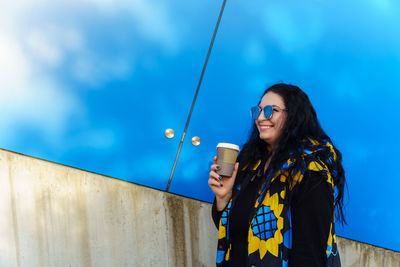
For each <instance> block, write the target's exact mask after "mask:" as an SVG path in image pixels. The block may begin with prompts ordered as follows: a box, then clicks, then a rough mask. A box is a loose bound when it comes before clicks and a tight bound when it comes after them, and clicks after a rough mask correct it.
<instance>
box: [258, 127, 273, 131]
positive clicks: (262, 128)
mask: <svg viewBox="0 0 400 267" xmlns="http://www.w3.org/2000/svg"><path fill="white" fill-rule="evenodd" d="M270 128H272V126H260V129H261V130H265V129H270Z"/></svg>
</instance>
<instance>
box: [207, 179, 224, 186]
mask: <svg viewBox="0 0 400 267" xmlns="http://www.w3.org/2000/svg"><path fill="white" fill-rule="evenodd" d="M208 185H209V186H210V187H211V186H215V187H218V188H219V187H222V184H221V183H220V182H218V181H217V180H215V179H211V178H210V179H208Z"/></svg>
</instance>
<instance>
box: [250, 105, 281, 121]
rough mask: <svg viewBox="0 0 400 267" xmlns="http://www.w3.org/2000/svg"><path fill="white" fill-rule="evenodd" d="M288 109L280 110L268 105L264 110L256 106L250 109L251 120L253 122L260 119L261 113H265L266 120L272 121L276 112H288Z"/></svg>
mask: <svg viewBox="0 0 400 267" xmlns="http://www.w3.org/2000/svg"><path fill="white" fill-rule="evenodd" d="M286 110H287V108H280V107H278V106H275V105H274V106H271V105H266V106H264V107H263V108H261V107H259V106H254V107H252V108H251V109H250V114H251V118H252V119H253V120H256V119H257V118H258V116H260V113H261V111H264V117H265V118H266V119H270V118H271V117H272V113H274V111H286Z"/></svg>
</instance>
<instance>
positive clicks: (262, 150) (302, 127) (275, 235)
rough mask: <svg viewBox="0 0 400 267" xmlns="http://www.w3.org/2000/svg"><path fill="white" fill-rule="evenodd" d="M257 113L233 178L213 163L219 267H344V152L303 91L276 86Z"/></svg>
mask: <svg viewBox="0 0 400 267" xmlns="http://www.w3.org/2000/svg"><path fill="white" fill-rule="evenodd" d="M251 112H252V118H253V119H254V122H255V123H254V127H253V130H252V133H251V135H250V138H249V140H248V142H247V143H246V144H245V145H244V146H243V149H242V151H241V152H240V154H239V156H238V162H237V163H236V165H235V169H234V172H233V175H232V177H220V176H219V175H218V174H217V170H218V169H219V168H220V167H219V166H217V164H216V157H214V164H213V165H212V166H211V171H210V177H209V180H208V184H209V186H210V187H211V189H212V190H213V192H214V194H215V200H214V204H213V209H212V216H213V220H214V222H215V225H216V226H217V228H218V230H219V234H218V247H217V266H240V267H243V266H268V267H275V266H307V267H311V266H340V259H339V254H338V252H337V245H336V235H335V212H334V210H335V208H336V210H337V211H338V218H339V220H341V221H342V222H343V221H344V218H343V211H342V203H343V190H344V183H345V177H344V170H343V167H342V164H341V160H342V158H341V153H340V152H339V151H338V150H337V149H336V148H335V147H334V146H333V144H332V142H331V140H330V138H329V137H328V136H327V135H326V134H325V132H324V131H323V130H322V128H321V126H320V124H319V122H318V119H317V115H316V113H315V110H314V108H313V107H312V105H311V103H310V100H309V99H308V97H307V95H306V94H305V93H304V92H303V91H302V90H300V88H298V87H297V86H293V85H288V84H276V85H273V86H271V87H270V88H268V89H267V90H266V91H265V92H264V94H263V97H262V98H261V101H260V102H259V104H258V106H256V107H253V108H252V109H251ZM334 187H336V198H335V189H334Z"/></svg>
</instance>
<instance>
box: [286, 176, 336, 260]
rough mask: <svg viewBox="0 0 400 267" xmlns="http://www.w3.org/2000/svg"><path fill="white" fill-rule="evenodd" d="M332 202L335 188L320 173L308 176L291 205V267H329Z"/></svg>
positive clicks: (296, 192) (305, 177) (295, 194)
mask: <svg viewBox="0 0 400 267" xmlns="http://www.w3.org/2000/svg"><path fill="white" fill-rule="evenodd" d="M333 201H334V200H333V190H332V187H331V185H330V184H328V182H327V181H326V180H325V178H324V177H322V175H321V174H320V173H318V172H314V171H308V172H306V173H305V175H304V177H303V181H302V182H301V183H300V184H299V185H298V187H297V188H296V191H295V192H293V198H292V201H291V208H292V227H293V228H292V229H293V232H292V233H293V236H292V237H293V239H292V250H291V253H290V259H289V266H291V267H294V266H296V267H297V266H308V267H314V266H326V260H327V256H326V248H327V240H328V236H329V230H330V224H331V221H332V217H333V216H334V215H333V209H334V202H333Z"/></svg>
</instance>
